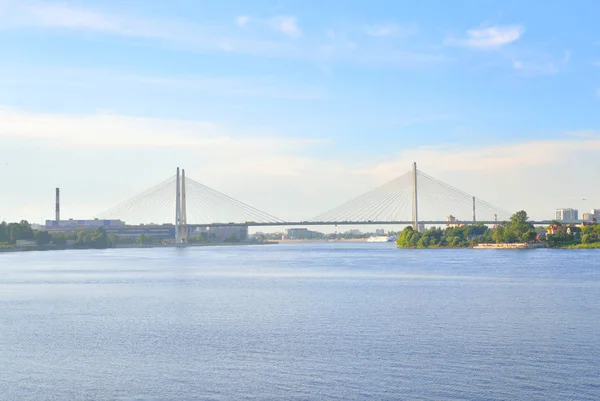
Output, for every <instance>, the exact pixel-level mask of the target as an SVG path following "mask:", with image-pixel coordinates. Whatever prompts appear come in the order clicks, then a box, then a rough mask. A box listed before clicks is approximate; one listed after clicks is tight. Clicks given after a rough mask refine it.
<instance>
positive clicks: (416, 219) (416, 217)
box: [412, 162, 419, 232]
mask: <svg viewBox="0 0 600 401" xmlns="http://www.w3.org/2000/svg"><path fill="white" fill-rule="evenodd" d="M412 173H413V177H412V178H413V179H412V195H413V196H412V198H413V199H412V204H413V205H412V206H413V207H412V209H413V230H415V231H416V232H419V202H418V193H417V163H416V162H415V163H413V171H412Z"/></svg>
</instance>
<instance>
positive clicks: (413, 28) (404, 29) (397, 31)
mask: <svg viewBox="0 0 600 401" xmlns="http://www.w3.org/2000/svg"><path fill="white" fill-rule="evenodd" d="M418 32H419V26H418V25H417V24H414V23H413V24H405V25H400V24H396V23H387V24H379V25H369V26H367V27H366V29H365V33H366V34H367V35H369V36H374V37H378V38H381V37H405V36H410V35H415V34H416V33H418Z"/></svg>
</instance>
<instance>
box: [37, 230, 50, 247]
mask: <svg viewBox="0 0 600 401" xmlns="http://www.w3.org/2000/svg"><path fill="white" fill-rule="evenodd" d="M51 241H52V235H50V233H49V232H48V231H41V230H40V231H37V232H36V233H35V242H36V243H37V244H38V245H40V246H43V245H48V244H49V243H50V242H51Z"/></svg>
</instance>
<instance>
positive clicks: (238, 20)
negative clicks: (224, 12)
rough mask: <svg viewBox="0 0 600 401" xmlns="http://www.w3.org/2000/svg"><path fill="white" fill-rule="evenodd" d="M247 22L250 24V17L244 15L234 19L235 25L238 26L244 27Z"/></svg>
mask: <svg viewBox="0 0 600 401" xmlns="http://www.w3.org/2000/svg"><path fill="white" fill-rule="evenodd" d="M248 22H250V17H248V16H246V15H242V16H239V17H237V18H236V19H235V23H236V24H237V25H238V26H246V24H247V23H248Z"/></svg>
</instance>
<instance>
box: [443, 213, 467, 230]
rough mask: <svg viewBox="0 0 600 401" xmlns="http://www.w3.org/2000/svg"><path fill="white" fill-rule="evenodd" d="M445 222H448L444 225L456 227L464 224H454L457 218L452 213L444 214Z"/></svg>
mask: <svg viewBox="0 0 600 401" xmlns="http://www.w3.org/2000/svg"><path fill="white" fill-rule="evenodd" d="M446 222H447V223H448V224H446V226H447V227H448V228H456V227H462V226H464V224H456V223H457V222H458V219H457V218H456V217H454V216H452V215H450V216H446ZM453 223H454V224H453Z"/></svg>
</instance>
